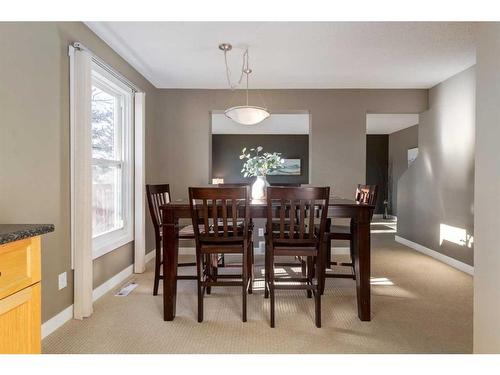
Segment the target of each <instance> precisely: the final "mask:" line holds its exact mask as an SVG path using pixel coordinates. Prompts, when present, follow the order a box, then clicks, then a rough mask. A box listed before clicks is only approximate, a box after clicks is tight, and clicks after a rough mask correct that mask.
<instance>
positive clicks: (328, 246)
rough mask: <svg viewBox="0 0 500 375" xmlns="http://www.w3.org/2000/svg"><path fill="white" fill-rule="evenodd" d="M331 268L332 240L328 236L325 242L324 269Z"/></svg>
mask: <svg viewBox="0 0 500 375" xmlns="http://www.w3.org/2000/svg"><path fill="white" fill-rule="evenodd" d="M331 266H332V239H331V237H330V236H328V239H327V240H326V261H325V267H326V268H330V267H331Z"/></svg>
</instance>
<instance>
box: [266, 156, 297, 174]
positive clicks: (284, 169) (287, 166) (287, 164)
mask: <svg viewBox="0 0 500 375" xmlns="http://www.w3.org/2000/svg"><path fill="white" fill-rule="evenodd" d="M301 174H302V168H301V160H300V159H283V164H282V166H281V167H280V168H278V169H277V170H275V171H273V172H271V173H269V175H271V176H300V175H301Z"/></svg>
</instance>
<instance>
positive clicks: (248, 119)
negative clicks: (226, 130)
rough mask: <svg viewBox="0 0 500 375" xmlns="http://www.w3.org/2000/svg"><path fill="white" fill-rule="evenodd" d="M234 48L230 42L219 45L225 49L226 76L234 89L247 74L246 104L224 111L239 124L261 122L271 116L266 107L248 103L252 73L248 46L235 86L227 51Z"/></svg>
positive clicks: (221, 48)
mask: <svg viewBox="0 0 500 375" xmlns="http://www.w3.org/2000/svg"><path fill="white" fill-rule="evenodd" d="M232 48H233V47H232V46H231V44H229V43H222V44H220V45H219V49H220V50H222V51H224V61H225V63H226V77H227V81H228V84H229V87H230V88H231V89H233V90H234V89H235V88H236V87H237V86H238V85H239V84H241V81H242V80H243V75H245V76H246V105H240V106H236V107H231V108H228V109H226V110H225V111H224V114H225V115H226V116H227V117H228V118H230V119H231V120H233V121H234V122H237V123H238V124H242V125H256V124H258V123H259V122H262V121H264V120H265V119H266V118H268V117H269V116H270V113H269V111H268V110H267V109H266V108H263V107H258V106H254V105H249V103H248V80H249V75H250V74H251V73H252V69H250V68H249V66H248V48H247V49H246V50H245V53H244V54H243V66H242V68H241V75H240V79H239V81H238V83H237V84H236V85H234V86H233V85H232V84H231V77H230V71H229V66H228V64H227V52H228V51H230V50H231V49H232Z"/></svg>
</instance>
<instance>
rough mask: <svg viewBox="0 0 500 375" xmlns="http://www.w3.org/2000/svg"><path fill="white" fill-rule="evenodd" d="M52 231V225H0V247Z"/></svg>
mask: <svg viewBox="0 0 500 375" xmlns="http://www.w3.org/2000/svg"><path fill="white" fill-rule="evenodd" d="M53 231H54V224H0V245H3V244H6V243H9V242H14V241H19V240H22V239H25V238H29V237H35V236H39V235H41V234H45V233H50V232H53Z"/></svg>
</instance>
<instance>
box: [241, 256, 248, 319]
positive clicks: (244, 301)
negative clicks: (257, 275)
mask: <svg viewBox="0 0 500 375" xmlns="http://www.w3.org/2000/svg"><path fill="white" fill-rule="evenodd" d="M241 273H242V279H243V280H242V281H243V283H242V286H241V297H242V308H243V313H242V321H243V322H246V321H247V288H248V249H247V252H246V253H244V254H243V264H242V267H241Z"/></svg>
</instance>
